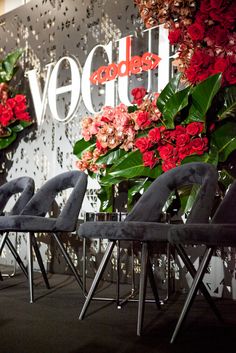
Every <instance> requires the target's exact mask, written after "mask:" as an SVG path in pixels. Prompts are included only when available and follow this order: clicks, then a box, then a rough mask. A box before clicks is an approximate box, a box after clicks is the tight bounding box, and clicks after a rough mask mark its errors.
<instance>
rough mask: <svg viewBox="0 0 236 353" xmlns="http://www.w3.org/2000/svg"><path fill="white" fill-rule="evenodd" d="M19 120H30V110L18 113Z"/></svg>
mask: <svg viewBox="0 0 236 353" xmlns="http://www.w3.org/2000/svg"><path fill="white" fill-rule="evenodd" d="M16 118H17V119H18V120H23V121H30V115H29V113H28V112H22V113H19V114H17V115H16Z"/></svg>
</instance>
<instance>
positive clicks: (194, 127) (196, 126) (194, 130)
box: [186, 122, 203, 136]
mask: <svg viewBox="0 0 236 353" xmlns="http://www.w3.org/2000/svg"><path fill="white" fill-rule="evenodd" d="M186 131H187V133H188V134H189V135H191V136H195V135H198V134H200V133H201V132H202V131H203V123H198V122H193V123H190V124H188V125H187V127H186Z"/></svg>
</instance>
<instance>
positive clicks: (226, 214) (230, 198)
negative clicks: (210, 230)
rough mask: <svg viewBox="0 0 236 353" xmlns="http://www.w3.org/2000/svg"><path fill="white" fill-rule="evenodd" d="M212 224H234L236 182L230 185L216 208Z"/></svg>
mask: <svg viewBox="0 0 236 353" xmlns="http://www.w3.org/2000/svg"><path fill="white" fill-rule="evenodd" d="M212 223H236V181H234V182H233V183H232V184H231V186H230V188H229V190H228V191H227V193H226V195H225V196H224V198H223V200H222V201H221V203H220V205H219V206H218V208H217V210H216V212H215V214H214V216H213V218H212Z"/></svg>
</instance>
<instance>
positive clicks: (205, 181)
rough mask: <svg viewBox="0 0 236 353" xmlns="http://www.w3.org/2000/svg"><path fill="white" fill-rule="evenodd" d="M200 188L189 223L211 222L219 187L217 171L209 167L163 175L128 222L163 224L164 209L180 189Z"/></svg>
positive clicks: (199, 165) (198, 164)
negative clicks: (211, 213) (186, 187)
mask: <svg viewBox="0 0 236 353" xmlns="http://www.w3.org/2000/svg"><path fill="white" fill-rule="evenodd" d="M193 184H199V185H200V190H199V192H198V194H197V196H196V199H195V201H194V204H193V206H192V209H191V211H190V214H189V215H188V218H187V222H194V223H199V222H208V221H209V216H210V212H211V209H212V206H213V202H214V196H215V192H216V187H217V171H216V168H215V167H214V166H213V165H211V164H208V163H201V162H196V163H188V164H184V165H181V166H179V167H176V168H174V169H171V170H169V171H167V172H165V173H163V174H161V175H160V176H159V177H158V178H157V179H156V180H154V181H153V183H152V184H151V185H150V186H149V188H148V189H147V190H146V191H145V192H144V194H143V195H142V196H141V198H140V199H139V201H138V202H137V203H136V205H135V206H134V208H133V209H132V211H131V212H130V213H129V214H128V216H127V217H126V219H125V220H126V221H144V222H145V221H146V222H158V221H160V217H161V213H162V209H163V207H164V205H165V203H166V201H167V200H168V197H169V196H170V194H171V193H172V192H173V191H175V190H176V189H178V188H180V187H183V186H187V185H193Z"/></svg>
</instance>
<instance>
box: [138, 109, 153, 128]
mask: <svg viewBox="0 0 236 353" xmlns="http://www.w3.org/2000/svg"><path fill="white" fill-rule="evenodd" d="M136 123H137V124H138V126H139V127H141V128H143V129H144V128H146V127H147V126H149V125H150V124H151V120H149V113H148V112H140V113H139V114H138V117H137V119H136Z"/></svg>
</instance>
